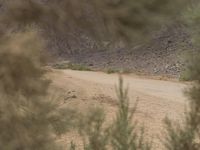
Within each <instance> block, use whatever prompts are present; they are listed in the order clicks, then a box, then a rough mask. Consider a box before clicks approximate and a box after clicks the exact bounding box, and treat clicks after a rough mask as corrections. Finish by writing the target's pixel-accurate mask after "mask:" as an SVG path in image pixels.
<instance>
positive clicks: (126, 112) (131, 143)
mask: <svg viewBox="0 0 200 150" xmlns="http://www.w3.org/2000/svg"><path fill="white" fill-rule="evenodd" d="M117 94H118V100H119V104H118V112H117V114H116V119H115V121H114V123H113V125H112V137H111V144H112V147H113V149H115V150H139V149H140V150H149V149H151V145H150V144H149V143H147V142H145V141H144V139H143V132H141V134H139V132H138V131H137V129H136V127H137V125H136V122H134V123H133V124H132V120H133V115H134V113H135V111H136V105H135V107H134V108H133V109H132V110H131V109H130V106H129V99H128V90H127V89H125V90H124V88H123V80H122V78H120V82H119V88H118V90H117Z"/></svg>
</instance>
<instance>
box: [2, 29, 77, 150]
mask: <svg viewBox="0 0 200 150" xmlns="http://www.w3.org/2000/svg"><path fill="white" fill-rule="evenodd" d="M38 40H39V38H38V37H37V36H36V34H35V33H34V32H23V33H20V34H19V33H16V34H14V33H13V34H12V35H9V36H7V37H5V41H4V42H2V41H1V42H2V43H1V47H0V48H1V51H0V82H1V84H0V96H1V98H0V133H1V134H0V149H2V150H17V149H20V150H36V149H37V150H57V149H59V150H60V149H61V147H60V146H59V145H57V143H56V141H55V136H57V135H61V134H63V133H65V132H66V131H67V128H68V127H70V124H71V123H72V118H74V117H72V118H71V116H72V115H74V114H75V113H74V112H73V111H71V110H69V109H67V110H66V109H63V108H60V106H59V105H58V104H57V102H55V101H52V100H50V99H47V96H46V95H47V93H48V91H47V90H48V87H49V83H50V82H49V80H47V79H45V76H44V75H45V70H43V69H42V67H41V66H42V64H43V62H42V60H43V59H42V57H41V55H40V51H41V49H42V47H41V45H40V44H39V43H40V42H38ZM33 49H34V50H33ZM66 114H67V115H66Z"/></svg>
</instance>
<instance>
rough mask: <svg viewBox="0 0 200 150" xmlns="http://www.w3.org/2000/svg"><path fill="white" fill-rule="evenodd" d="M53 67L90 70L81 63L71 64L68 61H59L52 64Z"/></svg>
mask: <svg viewBox="0 0 200 150" xmlns="http://www.w3.org/2000/svg"><path fill="white" fill-rule="evenodd" d="M53 68H55V69H71V70H80V71H91V69H90V68H89V67H87V66H85V65H82V64H73V63H70V62H65V61H64V62H59V63H56V64H54V65H53Z"/></svg>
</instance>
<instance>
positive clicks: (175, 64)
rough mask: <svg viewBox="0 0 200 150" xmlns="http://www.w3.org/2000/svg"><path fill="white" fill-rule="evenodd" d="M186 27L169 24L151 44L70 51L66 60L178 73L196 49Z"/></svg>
mask: <svg viewBox="0 0 200 150" xmlns="http://www.w3.org/2000/svg"><path fill="white" fill-rule="evenodd" d="M192 49H194V48H193V46H192V44H191V40H190V38H189V35H188V34H187V32H186V31H185V29H184V27H181V26H180V25H173V26H170V27H165V28H163V29H162V30H161V31H159V32H158V33H157V34H155V36H154V38H153V40H152V41H151V42H149V43H147V44H143V45H138V46H135V47H133V48H126V47H118V48H113V49H104V50H101V49H99V50H91V51H88V50H85V51H84V50H83V51H80V52H77V53H74V54H71V55H66V56H65V57H64V59H65V60H70V61H71V62H72V63H77V64H82V65H87V66H90V67H91V68H93V69H97V70H107V69H113V70H128V71H133V72H140V73H145V74H151V75H165V76H170V77H178V76H179V75H180V73H181V71H182V70H184V67H185V63H186V62H185V61H184V58H185V57H186V56H187V55H188V53H190V52H192V51H194V50H192Z"/></svg>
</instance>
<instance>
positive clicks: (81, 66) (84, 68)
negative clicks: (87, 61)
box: [68, 63, 91, 71]
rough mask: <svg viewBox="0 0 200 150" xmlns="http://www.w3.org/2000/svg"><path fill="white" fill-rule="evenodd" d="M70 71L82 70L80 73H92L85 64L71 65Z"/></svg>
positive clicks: (69, 66)
mask: <svg viewBox="0 0 200 150" xmlns="http://www.w3.org/2000/svg"><path fill="white" fill-rule="evenodd" d="M68 69H72V70H80V71H91V69H90V68H89V67H87V66H85V65H83V64H73V63H69V64H68Z"/></svg>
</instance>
